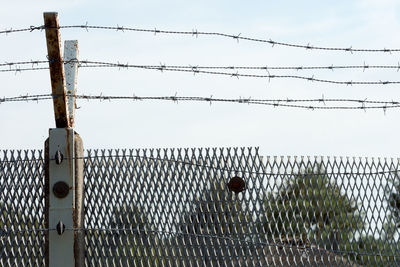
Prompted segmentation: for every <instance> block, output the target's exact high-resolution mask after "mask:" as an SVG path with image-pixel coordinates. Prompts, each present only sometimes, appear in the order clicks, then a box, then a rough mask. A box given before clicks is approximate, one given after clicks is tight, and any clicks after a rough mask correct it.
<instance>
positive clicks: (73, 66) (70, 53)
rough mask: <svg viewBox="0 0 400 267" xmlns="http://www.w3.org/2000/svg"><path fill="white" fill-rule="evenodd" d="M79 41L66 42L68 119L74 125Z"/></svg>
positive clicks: (65, 62) (65, 63)
mask: <svg viewBox="0 0 400 267" xmlns="http://www.w3.org/2000/svg"><path fill="white" fill-rule="evenodd" d="M78 54H79V52H78V41H76V40H69V41H65V43H64V69H65V82H66V84H65V85H66V91H67V106H68V116H69V117H68V120H69V125H70V127H74V123H75V122H74V116H75V106H76V102H75V99H76V98H75V96H76V83H77V77H78Z"/></svg>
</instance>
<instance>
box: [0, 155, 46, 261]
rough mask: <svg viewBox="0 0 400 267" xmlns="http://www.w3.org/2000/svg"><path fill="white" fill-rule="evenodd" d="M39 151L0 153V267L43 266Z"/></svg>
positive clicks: (42, 201)
mask: <svg viewBox="0 0 400 267" xmlns="http://www.w3.org/2000/svg"><path fill="white" fill-rule="evenodd" d="M43 163H44V160H43V156H42V152H41V151H35V150H32V151H28V150H24V151H12V150H9V151H7V150H4V151H0V255H1V256H0V266H43V265H44V257H45V256H44V254H45V249H44V241H45V232H43V231H40V230H39V229H44V228H45V225H44V178H43V175H44V173H43Z"/></svg>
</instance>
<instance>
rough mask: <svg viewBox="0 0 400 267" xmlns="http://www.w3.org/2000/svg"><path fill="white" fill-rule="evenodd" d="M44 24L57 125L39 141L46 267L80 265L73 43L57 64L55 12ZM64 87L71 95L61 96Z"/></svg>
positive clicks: (80, 165)
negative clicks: (42, 156)
mask: <svg viewBox="0 0 400 267" xmlns="http://www.w3.org/2000/svg"><path fill="white" fill-rule="evenodd" d="M44 20H45V27H46V40H47V50H48V58H49V66H50V76H51V86H52V94H53V102H54V115H55V121H56V127H57V128H56V129H50V130H49V138H48V139H47V140H46V142H45V171H44V172H45V192H44V193H45V225H46V228H48V229H49V231H48V232H47V233H46V237H45V247H46V255H45V256H46V266H50V267H53V266H57V267H63V266H68V267H70V266H75V267H81V266H84V260H85V243H84V237H85V234H84V231H83V220H84V207H83V199H84V190H83V143H82V139H81V137H80V136H79V135H78V134H77V133H76V132H75V131H74V129H73V128H72V127H73V125H74V109H75V97H74V95H75V93H76V80H77V60H78V58H77V57H78V44H77V41H66V43H65V45H66V53H65V57H66V58H68V62H63V60H62V57H61V38H60V33H59V24H58V16H57V13H44ZM64 63H65V68H67V71H66V76H65V74H64ZM66 81H67V88H66ZM66 89H68V91H69V92H68V95H69V96H72V97H68V98H67V95H66Z"/></svg>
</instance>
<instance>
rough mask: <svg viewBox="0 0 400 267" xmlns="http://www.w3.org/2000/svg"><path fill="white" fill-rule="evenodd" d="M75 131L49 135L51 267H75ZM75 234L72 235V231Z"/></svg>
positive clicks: (53, 132) (59, 131)
mask: <svg viewBox="0 0 400 267" xmlns="http://www.w3.org/2000/svg"><path fill="white" fill-rule="evenodd" d="M74 155H75V153H74V131H73V129H66V128H61V129H50V131H49V156H50V158H49V159H50V161H49V164H48V167H49V188H50V195H49V214H48V215H49V228H50V229H51V230H53V229H54V230H55V231H54V230H53V231H50V232H49V245H50V246H49V266H59V267H62V266H65V267H67V266H69V267H71V266H75V264H74V231H73V228H74V222H73V212H74V211H73V202H74V194H73V187H74V184H75V181H74V176H75V175H74V174H75V162H74V160H73V159H74V158H75V156H74ZM71 230H72V231H71Z"/></svg>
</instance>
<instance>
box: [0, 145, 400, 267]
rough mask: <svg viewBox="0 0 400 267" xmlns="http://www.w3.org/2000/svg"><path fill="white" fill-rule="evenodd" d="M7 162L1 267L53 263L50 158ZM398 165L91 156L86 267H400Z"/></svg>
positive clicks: (155, 152)
mask: <svg viewBox="0 0 400 267" xmlns="http://www.w3.org/2000/svg"><path fill="white" fill-rule="evenodd" d="M0 155H1V157H0V187H1V192H0V205H1V206H0V207H1V213H0V226H1V232H0V233H1V241H0V242H1V245H2V246H1V250H0V251H1V258H0V265H1V266H38V265H39V266H43V265H44V231H43V230H41V229H43V228H44V225H43V221H44V219H43V211H44V195H43V192H44V191H43V190H44V184H43V181H44V178H43V166H44V165H43V159H42V152H40V151H3V152H2V153H1V154H0ZM399 167H400V166H399V160H398V159H372V158H371V159H368V158H329V157H328V158H323V157H315V158H310V157H262V156H260V155H259V152H258V149H257V148H226V149H222V148H221V149H219V148H218V149H217V148H210V149H208V148H206V149H148V150H146V149H140V150H139V149H138V150H88V151H86V156H85V170H84V171H85V173H84V177H85V181H84V186H85V201H84V202H85V203H84V205H85V223H84V231H85V247H86V253H85V264H86V265H87V266H290V265H295V266H298V265H300V266H399V265H400V259H399V258H400V253H399V252H400V245H399V244H400V241H399V229H400V178H399V175H398V171H399ZM47 230H48V229H47ZM50 230H51V229H50ZM76 230H82V229H76Z"/></svg>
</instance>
